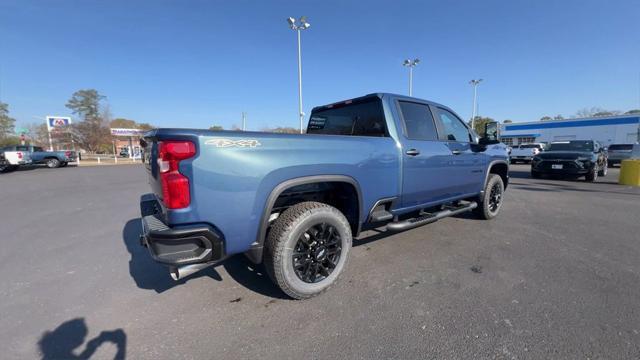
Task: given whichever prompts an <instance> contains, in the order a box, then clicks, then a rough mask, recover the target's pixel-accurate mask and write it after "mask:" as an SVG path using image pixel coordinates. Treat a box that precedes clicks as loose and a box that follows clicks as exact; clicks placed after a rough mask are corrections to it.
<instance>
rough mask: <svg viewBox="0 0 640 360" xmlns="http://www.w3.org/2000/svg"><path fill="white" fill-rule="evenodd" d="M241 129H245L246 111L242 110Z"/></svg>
mask: <svg viewBox="0 0 640 360" xmlns="http://www.w3.org/2000/svg"><path fill="white" fill-rule="evenodd" d="M242 131H247V113H245V112H244V111H243V112H242Z"/></svg>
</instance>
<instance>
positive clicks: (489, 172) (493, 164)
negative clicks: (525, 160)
mask: <svg viewBox="0 0 640 360" xmlns="http://www.w3.org/2000/svg"><path fill="white" fill-rule="evenodd" d="M498 164H503V165H505V166H506V167H507V182H506V183H505V184H504V188H505V189H506V188H507V185H508V184H509V163H508V162H507V161H506V160H493V161H491V162H489V165H488V166H487V173H486V174H485V175H484V183H483V184H482V191H481V192H480V193H481V194H484V189H485V188H486V187H487V181H489V174H491V168H492V167H494V166H495V165H498Z"/></svg>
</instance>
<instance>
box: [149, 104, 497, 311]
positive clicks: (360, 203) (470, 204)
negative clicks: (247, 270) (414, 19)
mask: <svg viewBox="0 0 640 360" xmlns="http://www.w3.org/2000/svg"><path fill="white" fill-rule="evenodd" d="M498 136H499V135H498V131H497V126H496V124H488V125H487V127H486V128H485V135H484V136H483V137H479V136H478V135H477V134H476V133H475V132H474V131H472V130H470V129H469V128H468V127H467V125H466V124H465V123H464V122H463V121H462V120H461V118H460V117H459V116H457V115H456V114H455V113H454V112H453V111H452V110H451V109H449V108H448V107H446V106H443V105H440V104H437V103H434V102H431V101H425V100H420V99H416V98H412V97H406V96H400V95H393V94H386V93H376V94H370V95H366V96H363V97H360V98H355V99H350V100H347V101H341V102H338V103H334V104H330V105H326V106H320V107H316V108H314V109H313V111H312V113H311V115H310V119H309V122H308V126H307V133H306V134H274V133H262V132H234V131H208V130H189V129H156V130H153V131H151V132H149V133H147V134H146V135H145V136H144V138H143V140H142V141H141V145H142V147H143V149H144V162H145V166H146V168H147V170H148V173H149V180H150V181H149V182H150V185H151V188H152V190H153V192H152V193H149V194H145V195H143V196H142V197H141V201H140V208H141V213H142V227H143V234H142V235H141V243H142V244H143V245H144V246H146V247H147V248H148V249H149V251H150V254H151V256H152V258H153V259H154V260H156V261H157V262H160V263H162V264H165V265H168V266H169V271H170V274H171V276H172V277H173V278H174V279H176V280H177V279H180V278H183V277H185V276H188V275H189V274H192V273H194V272H196V271H198V270H200V269H203V268H205V267H208V266H211V265H214V264H216V263H217V262H219V261H221V260H223V259H225V258H227V257H229V256H231V255H234V254H240V253H244V254H245V255H246V256H247V257H248V258H249V259H250V260H251V261H252V262H254V263H264V266H265V268H266V271H267V273H268V274H269V276H270V278H271V279H272V280H273V281H274V282H275V283H276V284H277V285H278V286H279V287H280V288H281V289H282V290H283V291H284V292H285V293H286V294H287V295H289V296H291V297H292V298H295V299H305V298H309V297H312V296H315V295H317V294H319V293H321V292H323V291H325V290H326V289H327V288H329V287H330V286H331V285H332V284H333V283H334V282H335V281H336V279H337V278H338V276H339V275H340V273H341V272H342V271H343V269H344V267H345V263H346V261H347V258H348V255H349V251H350V248H351V244H352V238H353V237H357V236H358V234H359V233H360V232H361V231H363V230H366V229H370V228H379V227H382V226H386V229H387V230H388V231H392V232H393V231H403V230H407V229H411V228H414V227H417V226H421V225H424V224H428V223H432V222H434V221H437V220H439V219H442V218H444V217H447V216H451V215H455V214H459V213H462V212H466V211H473V212H475V213H476V214H477V216H479V217H480V218H483V219H492V218H494V217H495V216H497V215H498V212H499V211H500V208H501V205H502V195H503V193H504V191H505V188H506V187H507V184H508V180H509V165H508V154H507V147H506V146H505V145H504V144H502V143H500V142H499V138H498Z"/></svg>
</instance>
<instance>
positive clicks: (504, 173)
mask: <svg viewBox="0 0 640 360" xmlns="http://www.w3.org/2000/svg"><path fill="white" fill-rule="evenodd" d="M489 173H490V174H497V175H500V177H501V178H502V183H504V187H505V188H506V187H507V185H508V184H509V166H508V165H507V164H504V163H498V164H494V165H493V166H492V167H491V168H490V169H489Z"/></svg>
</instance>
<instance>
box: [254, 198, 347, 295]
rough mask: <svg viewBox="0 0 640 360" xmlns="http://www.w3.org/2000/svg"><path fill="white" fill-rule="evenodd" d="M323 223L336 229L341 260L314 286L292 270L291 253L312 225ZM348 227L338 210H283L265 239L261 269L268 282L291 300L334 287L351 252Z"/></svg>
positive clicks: (320, 206) (310, 205)
mask: <svg viewBox="0 0 640 360" xmlns="http://www.w3.org/2000/svg"><path fill="white" fill-rule="evenodd" d="M321 223H326V224H329V225H331V226H333V227H334V228H335V230H336V231H337V233H338V235H339V237H340V240H339V241H341V250H340V257H339V259H338V261H337V264H336V266H335V268H333V270H332V271H331V273H330V274H329V276H327V277H326V278H324V279H322V280H320V281H319V282H317V283H308V282H304V281H302V280H301V279H300V277H299V276H298V275H297V274H296V272H295V270H294V267H293V259H292V255H293V251H294V248H295V247H296V244H297V243H298V240H299V239H300V237H301V236H304V234H305V233H306V232H307V231H308V230H309V229H310V228H311V227H313V226H314V225H317V224H321ZM351 243H352V235H351V227H350V225H349V222H348V221H347V219H346V218H345V216H344V215H343V214H342V213H341V212H340V210H338V209H336V208H334V207H332V206H330V205H327V204H324V203H319V202H314V201H307V202H302V203H299V204H296V205H294V206H292V207H290V208H288V209H287V210H285V211H284V212H283V213H282V214H280V216H279V217H278V218H277V219H276V220H275V221H274V222H273V224H272V226H271V229H270V230H269V235H268V236H267V239H266V246H265V254H264V265H265V268H266V270H267V274H268V275H269V277H270V278H271V280H272V281H273V282H274V283H275V284H276V285H278V287H280V289H282V291H283V292H284V293H285V294H287V295H289V296H290V297H292V298H294V299H308V298H311V297H314V296H317V295H319V294H321V293H323V292H324V291H326V290H327V289H329V288H330V287H331V286H332V285H333V284H335V282H336V280H337V279H338V277H339V275H340V274H341V273H342V271H343V270H344V268H345V265H346V262H347V259H348V256H349V251H350V249H351Z"/></svg>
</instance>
